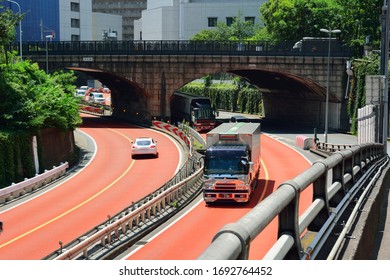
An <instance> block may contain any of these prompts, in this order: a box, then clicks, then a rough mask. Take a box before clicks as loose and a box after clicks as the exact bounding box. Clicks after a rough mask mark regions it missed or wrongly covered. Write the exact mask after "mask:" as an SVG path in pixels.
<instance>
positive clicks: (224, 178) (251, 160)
mask: <svg viewBox="0 0 390 280" xmlns="http://www.w3.org/2000/svg"><path fill="white" fill-rule="evenodd" d="M260 133H261V131H260V124H259V123H222V124H221V125H219V126H218V127H217V128H215V129H213V130H211V131H209V132H208V133H207V135H206V151H205V155H204V175H203V176H204V179H205V180H204V183H203V199H204V200H205V202H206V203H207V204H210V203H213V202H216V201H234V202H240V203H241V202H242V203H245V202H249V200H250V198H251V196H252V194H253V191H254V189H255V187H256V185H257V181H258V177H259V175H260Z"/></svg>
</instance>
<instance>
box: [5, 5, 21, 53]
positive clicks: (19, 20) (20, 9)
mask: <svg viewBox="0 0 390 280" xmlns="http://www.w3.org/2000/svg"><path fill="white" fill-rule="evenodd" d="M7 1H8V2H10V3H14V4H15V5H16V6H18V9H19V19H20V20H19V54H20V60H23V51H22V19H21V16H22V11H21V9H20V5H19V4H18V3H17V2H15V1H12V0H7Z"/></svg>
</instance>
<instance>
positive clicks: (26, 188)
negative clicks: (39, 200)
mask: <svg viewBox="0 0 390 280" xmlns="http://www.w3.org/2000/svg"><path fill="white" fill-rule="evenodd" d="M68 167H69V164H68V162H65V163H62V164H61V165H60V166H57V167H56V166H54V167H53V169H51V170H45V172H44V173H42V174H37V175H35V176H34V177H32V178H29V179H27V178H26V179H25V180H24V181H21V182H19V183H13V184H12V185H10V186H9V187H5V188H3V189H0V203H5V202H7V201H10V200H12V199H14V198H17V197H19V196H22V195H24V194H26V193H29V192H32V191H35V190H36V189H38V188H40V187H42V186H44V185H46V184H49V183H50V182H52V181H54V180H56V179H58V178H59V177H60V176H62V175H64V174H65V173H66V169H67V168H68Z"/></svg>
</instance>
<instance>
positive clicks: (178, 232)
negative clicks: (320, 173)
mask: <svg viewBox="0 0 390 280" xmlns="http://www.w3.org/2000/svg"><path fill="white" fill-rule="evenodd" d="M261 158H262V167H261V172H260V173H261V175H260V181H259V184H258V187H257V189H256V191H255V193H254V196H253V197H252V199H251V201H250V203H249V204H247V205H223V206H221V205H220V206H208V207H207V206H206V204H205V203H204V202H203V201H201V202H200V203H199V204H197V205H196V206H195V207H194V208H193V209H192V210H191V211H188V212H187V213H186V214H185V215H184V216H182V217H181V218H180V219H179V220H178V221H176V222H175V223H173V224H172V225H171V226H169V227H167V228H166V229H165V230H163V231H162V232H161V233H160V234H159V235H157V236H155V237H154V238H151V239H150V240H142V241H143V242H142V244H145V245H143V246H140V247H138V248H136V249H135V250H133V251H132V252H131V253H130V254H129V255H127V257H126V258H127V259H132V260H193V259H197V258H198V257H199V256H200V255H201V254H202V252H203V251H204V250H205V249H206V248H207V246H208V245H209V244H210V242H211V240H212V238H213V237H214V235H215V234H216V233H217V232H218V230H219V229H221V228H222V226H224V225H225V224H228V223H232V222H236V221H237V220H239V219H240V218H241V217H242V216H243V215H245V214H246V213H247V212H248V211H250V210H251V209H252V208H253V207H254V206H256V205H257V204H258V203H259V202H260V201H261V200H263V199H264V198H265V197H267V196H268V195H269V194H270V193H272V192H273V191H274V190H276V188H277V187H278V186H279V185H280V184H281V183H283V182H284V181H286V180H289V179H292V178H294V177H295V176H296V175H298V174H299V173H301V172H302V171H304V170H305V169H307V168H308V167H309V166H310V163H309V162H308V161H307V160H306V159H305V158H303V156H302V155H300V154H299V153H298V152H297V151H296V150H294V149H292V148H290V147H287V146H286V145H284V144H282V143H280V142H278V141H276V140H274V139H272V138H270V137H268V136H266V135H264V134H262V135H261ZM311 199H312V189H311V188H308V189H307V190H305V191H304V192H303V193H302V194H301V202H300V208H301V209H300V210H299V211H300V212H301V213H302V212H303V211H304V210H305V209H306V208H307V207H308V206H309V204H310V203H311ZM276 237H277V219H275V220H274V221H273V222H272V223H271V224H270V225H269V226H268V227H267V228H266V229H265V230H264V231H263V232H262V233H261V234H260V235H259V236H258V237H257V238H256V239H255V240H254V241H253V242H252V244H251V247H250V255H249V258H250V259H261V258H262V257H263V256H264V255H265V254H266V252H267V251H268V250H269V249H270V248H271V246H272V245H273V244H274V243H275V241H276Z"/></svg>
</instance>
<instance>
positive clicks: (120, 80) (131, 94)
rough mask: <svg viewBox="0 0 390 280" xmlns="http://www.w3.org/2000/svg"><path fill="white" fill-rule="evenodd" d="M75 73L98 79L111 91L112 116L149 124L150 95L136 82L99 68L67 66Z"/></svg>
mask: <svg viewBox="0 0 390 280" xmlns="http://www.w3.org/2000/svg"><path fill="white" fill-rule="evenodd" d="M67 69H68V70H73V71H74V72H75V74H76V76H77V75H78V73H83V74H85V75H87V76H88V77H91V78H92V79H94V80H98V81H99V82H101V83H102V84H103V85H104V86H106V87H108V88H109V89H110V92H111V96H110V98H111V102H110V103H111V104H110V105H111V107H112V116H113V117H114V118H120V119H123V120H128V121H131V122H134V123H140V124H149V123H150V120H151V115H150V110H149V108H148V101H149V98H150V95H149V94H148V93H147V92H146V90H145V89H143V88H142V87H141V86H139V85H138V84H137V83H136V82H133V81H130V80H128V79H126V78H125V77H122V76H120V75H117V74H114V73H111V72H107V71H102V70H99V69H90V68H78V67H68V68H67Z"/></svg>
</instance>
